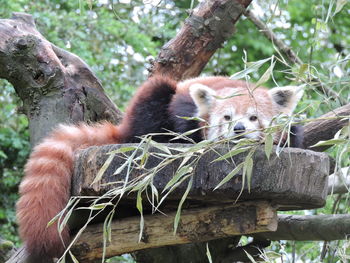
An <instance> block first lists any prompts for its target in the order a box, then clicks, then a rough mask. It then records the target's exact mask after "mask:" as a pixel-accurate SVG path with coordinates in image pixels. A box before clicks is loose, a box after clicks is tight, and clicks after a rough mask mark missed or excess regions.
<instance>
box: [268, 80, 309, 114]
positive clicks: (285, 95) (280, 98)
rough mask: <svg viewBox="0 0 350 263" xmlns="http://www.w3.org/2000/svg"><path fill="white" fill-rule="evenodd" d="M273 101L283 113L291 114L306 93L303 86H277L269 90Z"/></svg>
mask: <svg viewBox="0 0 350 263" xmlns="http://www.w3.org/2000/svg"><path fill="white" fill-rule="evenodd" d="M268 93H269V95H270V97H271V99H272V101H273V102H274V103H275V105H276V106H277V108H278V110H279V111H280V112H281V113H284V114H287V115H291V114H292V113H293V111H294V109H295V107H296V106H297V104H298V102H299V100H300V99H301V97H302V96H303V94H304V90H303V89H302V87H298V86H286V87H277V88H273V89H270V90H269V91H268Z"/></svg>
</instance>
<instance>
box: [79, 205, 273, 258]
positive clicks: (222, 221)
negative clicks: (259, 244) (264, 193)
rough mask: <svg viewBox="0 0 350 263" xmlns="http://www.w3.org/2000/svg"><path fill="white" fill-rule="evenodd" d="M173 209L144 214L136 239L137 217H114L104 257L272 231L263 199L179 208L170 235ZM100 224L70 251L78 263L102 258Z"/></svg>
mask: <svg viewBox="0 0 350 263" xmlns="http://www.w3.org/2000/svg"><path fill="white" fill-rule="evenodd" d="M175 214H176V213H175V212H171V213H168V214H167V215H166V216H165V215H162V214H155V215H146V216H144V220H145V225H144V230H143V234H142V240H141V242H139V241H138V240H139V234H140V217H139V216H137V217H131V218H124V219H121V220H115V221H114V222H113V223H112V226H111V242H109V243H108V244H107V247H106V257H107V258H108V257H112V256H116V255H120V254H123V253H129V252H132V251H137V250H142V249H147V248H155V247H161V246H167V245H176V244H186V243H193V242H204V241H208V240H213V239H218V238H223V237H228V236H234V235H242V234H250V233H258V232H264V231H275V230H276V228H277V212H276V208H275V207H272V206H271V204H269V203H268V202H266V201H259V202H243V203H239V204H235V205H225V206H215V207H207V208H201V209H189V210H183V211H182V214H181V220H180V223H179V226H178V231H177V233H176V234H175V235H174V217H175ZM102 236H103V224H96V225H91V226H88V228H87V229H86V230H85V231H84V232H83V233H82V235H81V236H80V237H79V240H78V241H77V242H76V244H75V245H74V247H73V249H72V252H73V254H74V255H75V256H76V257H77V258H78V259H79V260H80V262H90V261H93V260H95V259H98V258H101V257H102V251H103V245H102V240H103V239H102Z"/></svg>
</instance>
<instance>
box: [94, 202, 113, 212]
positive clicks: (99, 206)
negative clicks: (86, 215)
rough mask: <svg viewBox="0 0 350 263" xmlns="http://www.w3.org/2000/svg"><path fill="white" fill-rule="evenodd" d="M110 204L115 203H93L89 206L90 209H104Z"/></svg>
mask: <svg viewBox="0 0 350 263" xmlns="http://www.w3.org/2000/svg"><path fill="white" fill-rule="evenodd" d="M109 205H113V204H112V203H111V202H107V203H101V204H93V205H91V206H89V209H90V210H102V209H105V208H106V206H109Z"/></svg>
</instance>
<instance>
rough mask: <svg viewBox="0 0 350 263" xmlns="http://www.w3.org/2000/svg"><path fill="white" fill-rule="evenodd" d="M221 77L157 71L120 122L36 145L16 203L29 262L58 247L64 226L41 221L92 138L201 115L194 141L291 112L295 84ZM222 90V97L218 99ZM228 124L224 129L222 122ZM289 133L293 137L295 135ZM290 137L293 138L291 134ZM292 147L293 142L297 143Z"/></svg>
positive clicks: (121, 137)
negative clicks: (179, 76) (181, 77)
mask: <svg viewBox="0 0 350 263" xmlns="http://www.w3.org/2000/svg"><path fill="white" fill-rule="evenodd" d="M253 88H254V86H253V85H252V84H248V83H246V82H244V81H237V80H230V79H228V78H226V77H202V78H194V79H190V80H186V81H183V82H179V83H176V82H175V81H173V80H171V79H169V78H166V77H161V76H156V77H153V78H150V79H149V80H147V81H146V82H145V83H144V84H143V85H142V86H141V87H140V88H139V89H138V91H137V93H136V94H135V96H134V97H133V99H132V100H131V102H130V104H129V106H128V108H127V110H126V113H125V117H124V119H123V121H122V123H121V124H120V125H118V126H116V125H113V124H111V123H108V122H103V123H100V124H96V125H86V124H80V125H76V126H73V125H60V126H59V127H58V128H57V129H56V130H55V131H53V132H52V134H51V135H50V136H49V137H47V138H46V139H44V140H43V142H42V143H40V144H39V145H37V146H36V147H35V148H34V150H33V152H32V154H31V156H30V158H29V160H28V162H27V164H26V166H25V176H24V178H23V180H22V182H21V184H20V187H19V189H20V190H19V192H20V199H19V201H18V203H17V219H18V223H19V232H20V236H21V238H22V240H23V241H24V242H25V244H26V250H27V252H28V254H29V255H30V260H31V262H50V261H52V258H54V257H60V256H61V255H62V253H63V252H64V250H65V248H64V244H66V245H67V244H68V242H69V229H68V227H66V228H65V229H64V230H63V232H62V233H61V236H60V235H59V234H58V231H57V224H56V223H54V224H53V225H51V226H49V227H47V224H48V222H49V221H50V220H51V219H52V218H53V217H54V216H55V215H56V214H58V213H59V212H60V211H61V210H62V209H63V208H64V207H65V205H66V204H67V202H68V199H69V197H70V187H71V177H72V172H73V160H74V155H75V152H76V151H77V150H79V149H83V148H87V147H89V146H92V145H104V144H113V143H126V142H131V143H132V142H137V141H139V140H140V138H139V136H142V135H145V134H148V133H163V135H159V136H155V137H154V138H153V139H154V140H156V141H158V142H169V141H170V140H171V139H173V138H174V137H173V136H170V135H164V131H165V130H171V131H174V132H177V133H183V132H186V131H189V130H193V129H196V128H198V127H201V125H202V124H201V123H200V122H199V121H197V120H185V119H183V118H179V116H186V117H196V116H197V117H200V118H202V119H204V120H206V121H207V122H208V123H209V124H210V125H211V127H209V128H205V129H203V130H199V131H197V132H195V133H193V134H191V135H190V136H189V137H190V138H191V139H192V140H193V141H194V142H199V141H201V140H203V139H204V138H208V139H212V140H216V139H218V138H222V137H229V136H232V135H240V134H241V135H242V136H244V137H247V138H253V139H260V138H262V137H263V131H262V130H261V129H262V128H266V127H267V126H268V125H269V124H270V122H271V120H272V118H273V116H274V115H276V114H279V113H285V114H288V115H289V114H291V113H292V111H293V110H294V108H295V106H296V104H297V102H298V100H299V99H300V97H301V96H302V91H300V90H298V89H297V88H295V87H284V88H274V89H270V90H268V89H265V88H260V87H259V88H255V89H253ZM223 97H229V98H226V99H225V98H223ZM232 122H233V123H234V124H233V125H234V127H233V129H231V127H230V126H232V125H230V124H229V123H232ZM295 137H296V136H295ZM296 142H297V141H296ZM294 146H300V144H299V142H297V143H295V145H294Z"/></svg>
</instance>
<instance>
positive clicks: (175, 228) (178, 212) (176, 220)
mask: <svg viewBox="0 0 350 263" xmlns="http://www.w3.org/2000/svg"><path fill="white" fill-rule="evenodd" d="M192 182H193V176H191V178H190V181H189V182H188V185H187V189H186V191H185V193H184V194H183V196H182V198H181V200H180V203H179V206H178V207H177V211H176V215H175V219H174V235H175V234H176V231H177V227H178V225H179V222H180V216H181V208H182V205H183V203H184V202H185V200H186V197H187V195H188V193H189V192H190V190H191V187H192Z"/></svg>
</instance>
